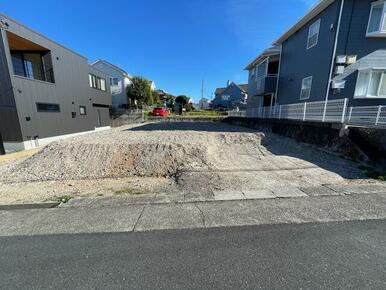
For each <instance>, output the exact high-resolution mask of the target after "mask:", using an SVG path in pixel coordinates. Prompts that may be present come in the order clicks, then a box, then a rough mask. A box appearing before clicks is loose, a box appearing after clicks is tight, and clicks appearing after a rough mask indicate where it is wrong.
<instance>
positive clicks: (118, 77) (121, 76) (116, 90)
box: [91, 59, 131, 109]
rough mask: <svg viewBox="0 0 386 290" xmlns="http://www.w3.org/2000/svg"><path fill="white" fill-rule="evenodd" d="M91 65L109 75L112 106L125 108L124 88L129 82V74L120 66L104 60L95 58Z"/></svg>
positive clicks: (125, 96)
mask: <svg viewBox="0 0 386 290" xmlns="http://www.w3.org/2000/svg"><path fill="white" fill-rule="evenodd" d="M91 66H93V67H95V68H96V69H98V70H99V71H102V72H103V73H105V74H106V75H108V76H109V77H110V89H111V95H112V106H113V108H115V109H120V108H126V106H127V95H126V89H127V87H128V86H129V85H130V84H131V76H130V75H129V74H128V73H127V72H126V71H125V70H123V69H121V68H120V67H118V66H116V65H113V64H111V63H109V62H108V61H105V60H100V59H99V60H96V61H94V62H93V63H92V64H91Z"/></svg>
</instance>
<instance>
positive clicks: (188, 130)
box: [0, 122, 364, 202]
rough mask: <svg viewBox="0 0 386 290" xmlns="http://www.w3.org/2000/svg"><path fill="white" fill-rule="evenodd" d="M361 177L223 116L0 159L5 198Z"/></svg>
mask: <svg viewBox="0 0 386 290" xmlns="http://www.w3.org/2000/svg"><path fill="white" fill-rule="evenodd" d="M362 178H364V174H363V172H362V171H361V170H359V169H358V168H357V165H356V164H355V163H352V162H349V161H347V160H345V159H342V158H338V157H336V156H334V155H332V154H329V153H325V152H322V151H321V150H318V149H316V148H313V147H311V146H307V145H305V144H302V143H298V142H296V141H295V140H293V139H289V138H285V137H281V136H278V135H275V134H266V135H264V134H263V133H260V132H256V131H253V130H250V129H247V128H243V127H237V126H232V125H228V124H224V123H211V122H190V123H188V122H177V123H150V124H145V125H137V126H125V127H119V128H115V129H111V130H109V131H102V132H96V133H93V134H88V135H82V136H78V137H75V138H71V139H67V140H63V141H59V142H55V143H52V144H50V145H48V146H46V147H44V148H43V149H42V150H41V151H40V152H38V153H36V154H35V155H33V156H32V157H28V158H21V159H19V160H16V161H15V160H12V161H8V162H1V163H0V201H6V202H11V201H19V202H27V201H32V200H39V201H41V200H42V199H50V198H51V199H52V198H55V197H57V196H60V195H63V194H71V195H77V196H90V195H91V196H99V195H109V194H114V193H116V192H117V189H118V190H119V189H120V188H130V190H127V192H128V193H129V194H130V193H132V191H133V190H137V191H138V190H139V191H141V192H149V193H153V192H167V193H170V194H184V195H189V194H192V195H197V194H202V195H204V196H205V195H211V194H212V191H213V190H232V189H242V190H255V189H263V188H265V189H271V190H274V189H276V188H278V187H305V186H317V185H322V184H339V183H346V182H349V180H350V179H356V180H358V179H359V181H360V179H362ZM69 184H70V185H69ZM26 191H28V194H26Z"/></svg>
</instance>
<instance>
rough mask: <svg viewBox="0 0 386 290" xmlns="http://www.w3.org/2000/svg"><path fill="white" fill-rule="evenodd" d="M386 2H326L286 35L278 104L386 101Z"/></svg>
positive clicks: (282, 39)
mask: <svg viewBox="0 0 386 290" xmlns="http://www.w3.org/2000/svg"><path fill="white" fill-rule="evenodd" d="M384 15H386V7H385V1H373V0H322V1H320V3H319V4H318V5H316V6H315V7H314V8H313V9H312V10H311V11H310V12H309V13H308V14H307V15H305V16H304V17H303V18H302V19H301V20H300V21H299V22H297V23H296V24H295V25H294V26H293V27H291V28H290V30H288V31H287V32H286V33H285V34H284V35H283V36H281V37H280V38H279V39H278V40H277V41H276V42H275V45H281V62H280V72H279V82H278V97H277V102H278V103H279V104H291V103H300V102H304V101H307V102H313V101H324V100H326V98H327V99H328V100H333V99H344V98H348V99H349V104H348V105H349V106H378V105H385V104H386V74H385V72H386V38H385V37H386V22H385V23H384V19H385V17H384Z"/></svg>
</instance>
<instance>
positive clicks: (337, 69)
mask: <svg viewBox="0 0 386 290" xmlns="http://www.w3.org/2000/svg"><path fill="white" fill-rule="evenodd" d="M342 73H344V66H343V65H338V66H336V67H335V74H337V75H341V74H342Z"/></svg>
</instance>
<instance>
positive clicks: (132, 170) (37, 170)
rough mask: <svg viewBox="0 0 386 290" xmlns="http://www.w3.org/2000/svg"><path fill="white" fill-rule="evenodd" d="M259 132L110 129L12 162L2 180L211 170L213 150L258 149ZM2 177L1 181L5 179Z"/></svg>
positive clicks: (62, 142)
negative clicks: (132, 130) (17, 161)
mask: <svg viewBox="0 0 386 290" xmlns="http://www.w3.org/2000/svg"><path fill="white" fill-rule="evenodd" d="M260 143H261V135H260V134H246V135H243V134H240V133H217V132H216V133H215V132H211V133H202V132H194V131H189V132H172V133H171V132H169V131H157V132H151V133H150V132H141V131H137V132H131V131H122V130H111V131H108V132H100V133H98V134H93V135H89V136H81V137H79V138H73V139H70V140H65V141H60V142H55V143H52V144H50V145H48V146H46V147H45V148H43V150H42V151H40V152H39V153H37V154H35V155H34V156H32V157H30V158H28V159H26V160H24V161H22V162H20V163H18V164H13V165H12V166H10V167H9V168H8V170H7V174H6V176H3V178H1V179H2V180H3V181H9V180H11V181H46V180H75V179H97V178H116V177H130V176H143V177H171V178H176V177H177V176H181V172H190V171H209V170H212V169H215V167H216V165H215V164H214V163H213V162H216V160H217V158H221V156H217V158H214V156H216V152H223V151H224V148H226V147H227V148H228V147H229V148H233V149H234V148H237V146H241V145H242V146H250V147H251V148H253V147H255V146H259V145H260ZM4 179H5V180H4Z"/></svg>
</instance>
